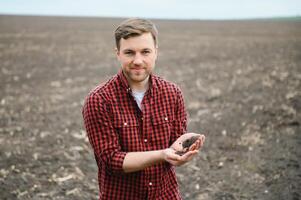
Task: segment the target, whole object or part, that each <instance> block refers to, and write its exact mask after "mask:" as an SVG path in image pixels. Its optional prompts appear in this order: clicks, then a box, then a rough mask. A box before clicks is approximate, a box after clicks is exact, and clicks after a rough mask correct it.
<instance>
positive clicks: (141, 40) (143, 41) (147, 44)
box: [116, 33, 157, 84]
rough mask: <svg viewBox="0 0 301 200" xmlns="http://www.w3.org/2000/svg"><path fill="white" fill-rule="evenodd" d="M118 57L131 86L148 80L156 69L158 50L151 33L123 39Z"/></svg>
mask: <svg viewBox="0 0 301 200" xmlns="http://www.w3.org/2000/svg"><path fill="white" fill-rule="evenodd" d="M116 51H117V57H118V60H119V62H120V63H121V66H122V71H123V73H124V74H125V76H126V77H127V79H128V81H129V83H130V84H139V83H141V82H143V81H145V80H147V78H148V76H149V74H150V73H151V72H152V71H153V69H154V67H155V62H156V59H157V48H156V46H155V42H154V39H153V37H152V35H151V33H144V34H142V35H140V36H136V37H131V38H128V39H126V40H125V39H123V38H121V40H120V49H119V51H118V50H116Z"/></svg>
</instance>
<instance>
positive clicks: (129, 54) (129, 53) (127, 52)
mask: <svg viewBox="0 0 301 200" xmlns="http://www.w3.org/2000/svg"><path fill="white" fill-rule="evenodd" d="M124 54H125V55H128V56H131V55H134V52H133V51H125V52H124Z"/></svg>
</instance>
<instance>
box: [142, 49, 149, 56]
mask: <svg viewBox="0 0 301 200" xmlns="http://www.w3.org/2000/svg"><path fill="white" fill-rule="evenodd" d="M142 54H143V55H148V54H150V50H144V51H142Z"/></svg>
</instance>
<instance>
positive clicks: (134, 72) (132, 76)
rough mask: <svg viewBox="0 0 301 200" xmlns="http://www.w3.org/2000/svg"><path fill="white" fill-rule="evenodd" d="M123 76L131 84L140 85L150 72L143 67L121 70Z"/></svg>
mask: <svg viewBox="0 0 301 200" xmlns="http://www.w3.org/2000/svg"><path fill="white" fill-rule="evenodd" d="M123 72H124V74H125V76H126V77H127V79H128V81H129V82H131V83H141V82H144V81H146V80H147V79H148V77H149V75H150V74H151V71H148V70H147V69H145V68H144V67H141V68H139V69H135V68H130V69H128V70H123Z"/></svg>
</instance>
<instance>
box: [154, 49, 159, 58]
mask: <svg viewBox="0 0 301 200" xmlns="http://www.w3.org/2000/svg"><path fill="white" fill-rule="evenodd" d="M155 53H156V60H157V59H158V53H159V49H158V46H156V48H155Z"/></svg>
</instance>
